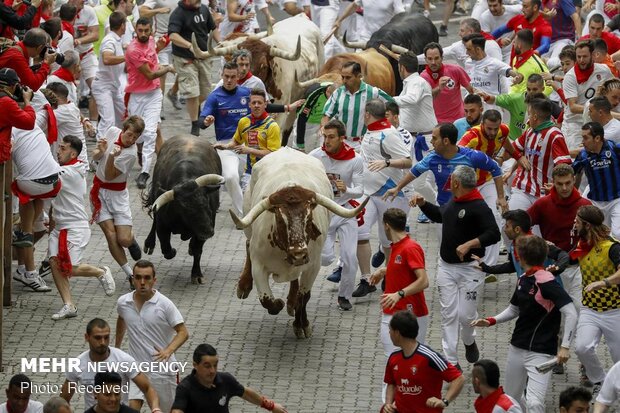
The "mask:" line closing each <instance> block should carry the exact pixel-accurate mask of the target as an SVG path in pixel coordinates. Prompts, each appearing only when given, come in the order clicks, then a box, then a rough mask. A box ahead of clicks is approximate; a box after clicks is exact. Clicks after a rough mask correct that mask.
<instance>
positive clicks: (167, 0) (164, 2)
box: [136, 0, 179, 37]
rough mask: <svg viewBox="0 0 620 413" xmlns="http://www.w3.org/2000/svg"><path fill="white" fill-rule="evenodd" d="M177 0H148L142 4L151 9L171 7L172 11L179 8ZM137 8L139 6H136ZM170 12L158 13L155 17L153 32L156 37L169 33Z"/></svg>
mask: <svg viewBox="0 0 620 413" xmlns="http://www.w3.org/2000/svg"><path fill="white" fill-rule="evenodd" d="M178 3H179V2H178V1H177V0H146V1H145V2H144V4H142V6H144V7H148V8H149V9H163V8H164V7H169V8H170V13H172V12H173V11H174V9H176V8H177V4H178ZM136 8H137V6H136ZM170 13H168V14H156V15H155V16H154V17H153V32H154V33H155V37H162V36H163V35H165V34H168V21H169V20H170Z"/></svg>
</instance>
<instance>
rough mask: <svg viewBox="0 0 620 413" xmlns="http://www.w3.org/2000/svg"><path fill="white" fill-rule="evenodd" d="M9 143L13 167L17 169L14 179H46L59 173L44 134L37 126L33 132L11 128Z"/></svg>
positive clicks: (58, 167)
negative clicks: (10, 143)
mask: <svg viewBox="0 0 620 413" xmlns="http://www.w3.org/2000/svg"><path fill="white" fill-rule="evenodd" d="M11 142H12V149H11V153H12V156H13V165H14V166H15V168H16V169H17V173H16V175H15V179H19V180H24V181H26V180H32V179H41V178H47V177H48V176H50V175H54V174H55V173H58V171H60V166H59V165H58V163H57V162H56V161H55V160H54V157H53V156H52V152H51V151H50V145H49V144H48V143H47V139H46V138H45V133H43V131H42V130H41V128H39V127H38V126H35V127H34V129H33V130H23V129H17V128H13V131H12V133H11Z"/></svg>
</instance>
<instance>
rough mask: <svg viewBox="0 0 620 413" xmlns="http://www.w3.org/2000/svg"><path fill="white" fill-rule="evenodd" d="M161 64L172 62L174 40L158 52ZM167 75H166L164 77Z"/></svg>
mask: <svg viewBox="0 0 620 413" xmlns="http://www.w3.org/2000/svg"><path fill="white" fill-rule="evenodd" d="M157 58H158V59H159V64H160V65H162V66H165V65H171V64H172V42H170V43H168V46H166V47H164V48H163V49H161V50H160V51H159V53H157ZM165 78H166V77H165V76H164V77H163V79H165Z"/></svg>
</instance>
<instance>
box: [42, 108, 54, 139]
mask: <svg viewBox="0 0 620 413" xmlns="http://www.w3.org/2000/svg"><path fill="white" fill-rule="evenodd" d="M43 107H44V108H45V111H46V112H47V143H49V144H50V145H53V144H54V142H56V141H57V140H58V123H57V122H56V115H55V114H54V109H52V106H51V105H50V104H49V103H46V104H45V105H43Z"/></svg>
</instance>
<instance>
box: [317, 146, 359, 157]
mask: <svg viewBox="0 0 620 413" xmlns="http://www.w3.org/2000/svg"><path fill="white" fill-rule="evenodd" d="M321 149H323V151H324V152H325V153H326V154H327V156H329V157H330V158H332V159H335V160H337V161H348V160H349V159H353V158H355V150H354V149H353V148H352V147H350V146H349V145H347V144H346V143H344V142H342V145H341V146H340V150H339V151H338V152H336V153H330V152H327V150H326V149H325V144H323V146H321Z"/></svg>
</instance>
